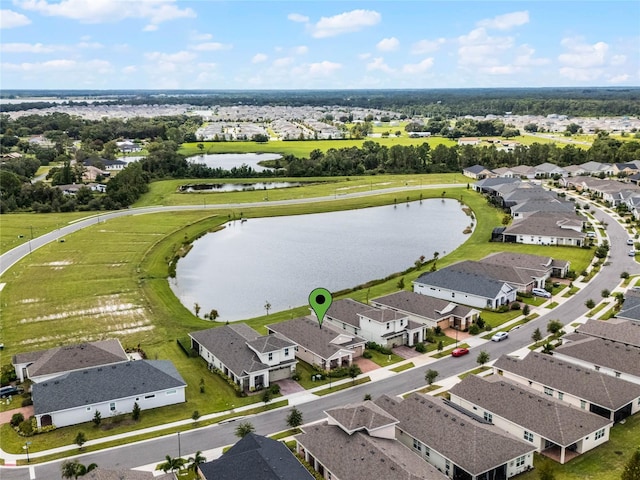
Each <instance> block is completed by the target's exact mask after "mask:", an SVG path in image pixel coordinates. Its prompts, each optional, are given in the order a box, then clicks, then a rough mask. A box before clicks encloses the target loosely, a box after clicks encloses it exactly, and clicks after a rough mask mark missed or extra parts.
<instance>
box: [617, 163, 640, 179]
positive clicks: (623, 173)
mask: <svg viewBox="0 0 640 480" xmlns="http://www.w3.org/2000/svg"><path fill="white" fill-rule="evenodd" d="M611 167H612V168H613V174H614V175H615V176H617V177H628V176H630V175H635V174H636V173H638V167H637V166H636V164H635V163H614V164H612V165H611Z"/></svg>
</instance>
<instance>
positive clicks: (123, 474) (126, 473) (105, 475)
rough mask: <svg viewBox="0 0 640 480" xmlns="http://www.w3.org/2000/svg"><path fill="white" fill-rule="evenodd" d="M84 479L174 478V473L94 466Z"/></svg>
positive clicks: (157, 479)
mask: <svg viewBox="0 0 640 480" xmlns="http://www.w3.org/2000/svg"><path fill="white" fill-rule="evenodd" d="M82 477H83V480H173V479H174V478H175V477H174V475H173V474H172V473H166V474H164V475H159V476H157V477H156V476H154V475H153V472H144V471H140V470H107V469H106V468H101V467H98V468H94V469H93V470H91V471H90V472H87V473H86V474H84V475H83V476H82Z"/></svg>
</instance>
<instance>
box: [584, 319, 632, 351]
mask: <svg viewBox="0 0 640 480" xmlns="http://www.w3.org/2000/svg"><path fill="white" fill-rule="evenodd" d="M576 332H578V333H582V334H584V335H589V336H591V337H600V338H603V339H605V340H612V341H614V342H619V343H623V344H625V345H631V346H633V347H640V323H636V322H630V321H628V320H622V319H616V318H611V319H609V320H607V321H606V322H603V321H600V320H593V319H589V320H587V321H586V322H585V323H583V324H582V325H580V326H579V327H578V328H577V329H576Z"/></svg>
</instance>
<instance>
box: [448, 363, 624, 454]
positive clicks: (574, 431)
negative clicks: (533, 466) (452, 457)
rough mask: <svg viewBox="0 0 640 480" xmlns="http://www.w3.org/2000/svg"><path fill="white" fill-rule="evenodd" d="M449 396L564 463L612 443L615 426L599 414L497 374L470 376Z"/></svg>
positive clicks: (451, 390)
mask: <svg viewBox="0 0 640 480" xmlns="http://www.w3.org/2000/svg"><path fill="white" fill-rule="evenodd" d="M449 393H450V395H451V402H452V403H454V404H456V405H458V406H459V407H461V408H463V409H465V410H466V411H469V412H477V413H482V414H483V415H486V416H487V417H490V418H491V422H492V423H493V424H494V425H495V426H496V427H498V428H500V429H501V430H503V431H505V432H508V433H510V434H511V435H513V436H515V437H517V438H522V439H524V440H525V441H527V442H530V443H531V445H533V446H534V447H535V449H536V451H538V452H539V453H543V454H545V455H547V456H550V457H551V458H553V459H554V460H557V461H559V462H560V463H565V462H567V461H569V460H571V459H572V458H574V457H575V456H577V455H580V454H582V453H585V452H587V451H589V450H591V449H593V448H595V447H597V446H598V445H602V444H603V443H605V442H606V441H608V440H609V430H610V429H611V426H612V425H613V422H611V421H610V420H608V419H606V418H603V417H601V416H600V415H596V414H594V413H590V412H588V411H586V410H582V409H580V408H576V407H573V406H571V405H569V404H567V403H565V402H563V401H560V400H557V399H555V398H551V397H549V396H547V395H544V394H539V393H537V392H536V391H535V390H533V389H531V388H529V387H525V386H522V385H518V384H517V383H515V382H513V381H509V380H506V379H505V378H504V377H501V376H497V375H493V376H490V377H486V378H481V377H478V376H476V375H469V376H467V377H465V378H464V380H462V381H461V382H460V383H458V384H456V385H454V386H453V388H451V389H450V390H449Z"/></svg>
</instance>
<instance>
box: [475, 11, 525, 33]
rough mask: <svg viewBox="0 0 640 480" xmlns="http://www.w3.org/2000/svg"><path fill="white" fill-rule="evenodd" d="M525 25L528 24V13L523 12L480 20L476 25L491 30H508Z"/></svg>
mask: <svg viewBox="0 0 640 480" xmlns="http://www.w3.org/2000/svg"><path fill="white" fill-rule="evenodd" d="M527 23H529V12H528V11H526V10H524V11H522V12H513V13H505V14H504V15H498V16H497V17H493V18H486V19H484V20H480V21H479V22H478V23H477V24H476V25H477V26H478V27H483V28H492V29H495V30H509V29H511V28H513V27H519V26H520V25H524V24H527Z"/></svg>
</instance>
